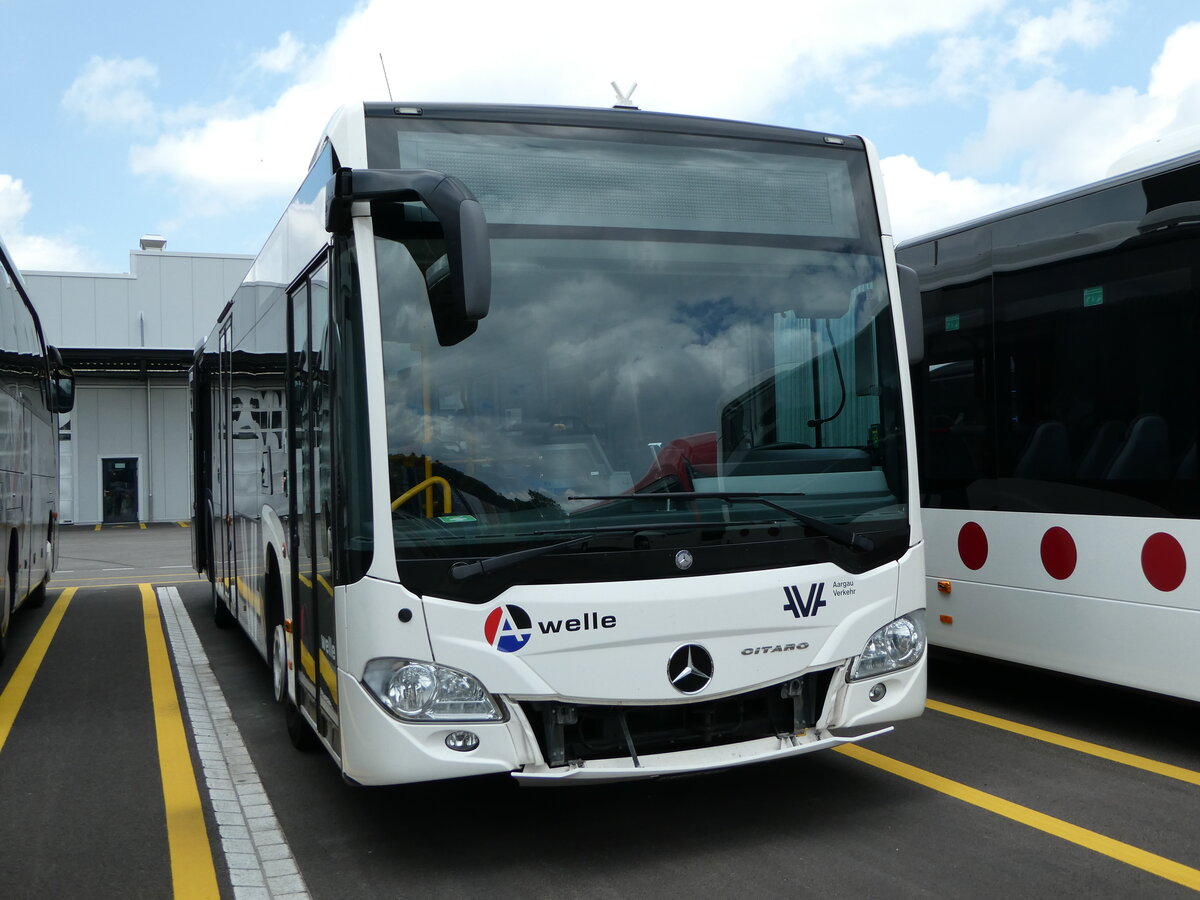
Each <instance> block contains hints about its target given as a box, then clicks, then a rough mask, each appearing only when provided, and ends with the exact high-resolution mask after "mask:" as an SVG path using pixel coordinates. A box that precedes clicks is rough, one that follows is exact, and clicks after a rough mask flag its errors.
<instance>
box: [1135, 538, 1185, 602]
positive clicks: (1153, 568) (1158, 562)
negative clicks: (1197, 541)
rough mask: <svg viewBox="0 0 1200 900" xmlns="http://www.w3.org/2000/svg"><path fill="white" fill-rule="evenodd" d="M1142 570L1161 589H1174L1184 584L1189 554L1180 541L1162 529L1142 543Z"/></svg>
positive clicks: (1147, 578)
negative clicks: (1185, 552) (1180, 544)
mask: <svg viewBox="0 0 1200 900" xmlns="http://www.w3.org/2000/svg"><path fill="white" fill-rule="evenodd" d="M1142 571H1143V572H1145V573H1146V580H1147V581H1149V582H1150V583H1151V584H1152V585H1154V586H1155V587H1156V588H1158V589H1159V590H1160V591H1173V590H1175V588H1177V587H1179V586H1180V585H1181V584H1183V576H1184V575H1186V574H1187V556H1186V555H1185V554H1184V552H1183V547H1181V546H1179V541H1177V540H1175V538H1173V537H1171V535H1169V534H1167V533H1165V532H1162V531H1160V532H1158V533H1157V534H1152V535H1150V537H1148V538H1146V543H1145V544H1143V545H1142Z"/></svg>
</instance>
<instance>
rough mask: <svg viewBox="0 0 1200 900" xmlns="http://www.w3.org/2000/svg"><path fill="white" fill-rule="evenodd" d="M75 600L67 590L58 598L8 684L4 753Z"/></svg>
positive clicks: (1, 730) (1, 706)
mask: <svg viewBox="0 0 1200 900" xmlns="http://www.w3.org/2000/svg"><path fill="white" fill-rule="evenodd" d="M73 596H75V588H67V589H66V590H65V591H63V592H62V593H61V594H59V595H58V599H57V600H56V601H55V602H54V606H52V607H51V608H50V612H49V613H47V614H46V618H45V620H44V621H43V622H42V627H41V628H39V629H38V633H37V636H36V637H34V639H33V643H32V644H30V645H29V649H28V650H26V651H25V655H24V656H23V657H21V663H20V665H18V666H17V669H16V671H15V672H13V674H12V677H11V678H10V679H9V680H8V684H7V685H6V686H5V688H4V693H3V694H0V750H3V749H4V742H5V741H7V740H8V733H9V732H10V731H12V726H13V722H14V721H16V718H17V713H19V712H20V711H21V704H22V703H24V702H25V696H26V695H27V694H28V693H29V687H30V685H32V684H33V676H34V675H36V674H37V670H38V668H39V667H40V666H41V664H42V660H43V659H44V658H45V656H46V650H47V649H48V648H49V647H50V641H52V640H53V639H54V633H55V632H56V631H58V626H59V623H61V622H62V618H63V614H64V613H66V611H67V604H69V603H70V602H71V598H72V597H73Z"/></svg>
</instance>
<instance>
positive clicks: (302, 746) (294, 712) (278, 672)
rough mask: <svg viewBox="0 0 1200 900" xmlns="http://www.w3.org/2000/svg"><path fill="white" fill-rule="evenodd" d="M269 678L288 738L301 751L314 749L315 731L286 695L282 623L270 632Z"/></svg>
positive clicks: (284, 637)
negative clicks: (281, 707)
mask: <svg viewBox="0 0 1200 900" xmlns="http://www.w3.org/2000/svg"><path fill="white" fill-rule="evenodd" d="M271 680H272V689H273V693H274V695H275V701H276V702H277V703H279V704H280V705H281V706H283V721H284V725H285V726H286V727H287V734H288V740H290V741H291V742H292V746H293V747H295V748H296V749H297V750H300V751H301V752H304V753H308V752H310V751H312V750H316V749H317V746H318V744H319V742H318V741H317V735H316V733H315V732H314V731H313V730H312V726H311V725H309V724H308V722H306V721H305V719H304V716H302V715H300V710H299V709H297V708H296V704H295V703H293V702H292V698H291V697H289V696H288V690H287V633H286V632H285V631H284V628H283V625H282V623H276V625H275V628H274V629H273V630H272V632H271Z"/></svg>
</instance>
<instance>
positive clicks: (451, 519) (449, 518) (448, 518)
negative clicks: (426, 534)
mask: <svg viewBox="0 0 1200 900" xmlns="http://www.w3.org/2000/svg"><path fill="white" fill-rule="evenodd" d="M438 521H439V522H446V523H448V524H453V523H455V522H474V521H475V517H474V516H438Z"/></svg>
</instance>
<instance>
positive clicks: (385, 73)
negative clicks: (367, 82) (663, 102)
mask: <svg viewBox="0 0 1200 900" xmlns="http://www.w3.org/2000/svg"><path fill="white" fill-rule="evenodd" d="M379 67H380V68H381V69H383V83H384V84H385V85H387V92H388V103H392V102H394V99H393V97H392V83H391V82H390V81H388V77H387V64H386V63H385V62H384V61H383V51H380V53H379ZM634 87H637V85H636V84H635V85H634Z"/></svg>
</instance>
